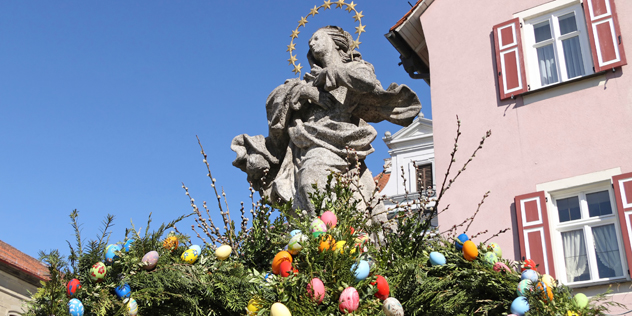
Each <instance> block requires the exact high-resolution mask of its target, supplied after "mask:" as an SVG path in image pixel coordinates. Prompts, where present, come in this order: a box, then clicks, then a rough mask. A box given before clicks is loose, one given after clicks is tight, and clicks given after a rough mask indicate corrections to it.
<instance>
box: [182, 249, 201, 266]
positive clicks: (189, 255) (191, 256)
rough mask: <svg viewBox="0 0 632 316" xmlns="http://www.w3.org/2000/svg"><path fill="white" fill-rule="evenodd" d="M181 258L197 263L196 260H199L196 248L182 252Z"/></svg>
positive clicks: (190, 262) (189, 262)
mask: <svg viewBox="0 0 632 316" xmlns="http://www.w3.org/2000/svg"><path fill="white" fill-rule="evenodd" d="M180 259H182V261H184V262H186V263H188V264H193V263H195V261H197V259H198V255H197V253H196V252H195V249H187V250H186V251H185V252H183V253H182V255H181V256H180Z"/></svg>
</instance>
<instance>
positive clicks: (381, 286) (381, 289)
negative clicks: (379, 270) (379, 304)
mask: <svg viewBox="0 0 632 316" xmlns="http://www.w3.org/2000/svg"><path fill="white" fill-rule="evenodd" d="M371 285H375V286H376V287H377V292H375V297H377V298H379V299H380V300H382V301H383V300H385V299H387V298H388V295H389V293H390V288H389V286H388V282H387V281H386V279H385V278H384V277H383V276H381V275H377V280H375V281H373V282H371Z"/></svg>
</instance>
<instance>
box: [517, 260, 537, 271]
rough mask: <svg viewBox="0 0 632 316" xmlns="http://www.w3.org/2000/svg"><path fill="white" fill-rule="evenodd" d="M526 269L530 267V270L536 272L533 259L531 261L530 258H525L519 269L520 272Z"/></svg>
mask: <svg viewBox="0 0 632 316" xmlns="http://www.w3.org/2000/svg"><path fill="white" fill-rule="evenodd" d="M527 269H531V270H533V271H536V272H537V271H538V270H537V266H536V264H535V261H533V260H531V259H527V260H525V261H524V264H523V265H522V268H521V270H520V271H521V272H522V271H524V270H527Z"/></svg>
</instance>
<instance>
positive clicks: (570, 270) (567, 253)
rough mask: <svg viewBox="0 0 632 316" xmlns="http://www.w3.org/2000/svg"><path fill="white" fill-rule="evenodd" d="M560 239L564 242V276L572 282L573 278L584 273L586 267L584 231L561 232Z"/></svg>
mask: <svg viewBox="0 0 632 316" xmlns="http://www.w3.org/2000/svg"><path fill="white" fill-rule="evenodd" d="M562 241H563V243H564V257H565V262H566V278H567V279H568V282H574V281H575V278H577V277H579V276H580V275H582V274H584V272H585V271H586V269H587V268H588V261H587V260H586V246H585V244H584V231H583V230H581V229H580V230H575V231H570V232H565V233H562Z"/></svg>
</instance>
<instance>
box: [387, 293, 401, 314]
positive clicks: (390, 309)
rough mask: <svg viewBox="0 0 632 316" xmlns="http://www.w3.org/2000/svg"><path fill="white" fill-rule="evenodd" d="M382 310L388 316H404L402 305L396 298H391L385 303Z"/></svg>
mask: <svg viewBox="0 0 632 316" xmlns="http://www.w3.org/2000/svg"><path fill="white" fill-rule="evenodd" d="M382 310H383V311H384V314H386V316H404V308H403V307H402V304H401V303H400V302H399V301H398V300H397V299H396V298H394V297H389V298H387V299H386V300H385V301H384V303H383V304H382Z"/></svg>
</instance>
